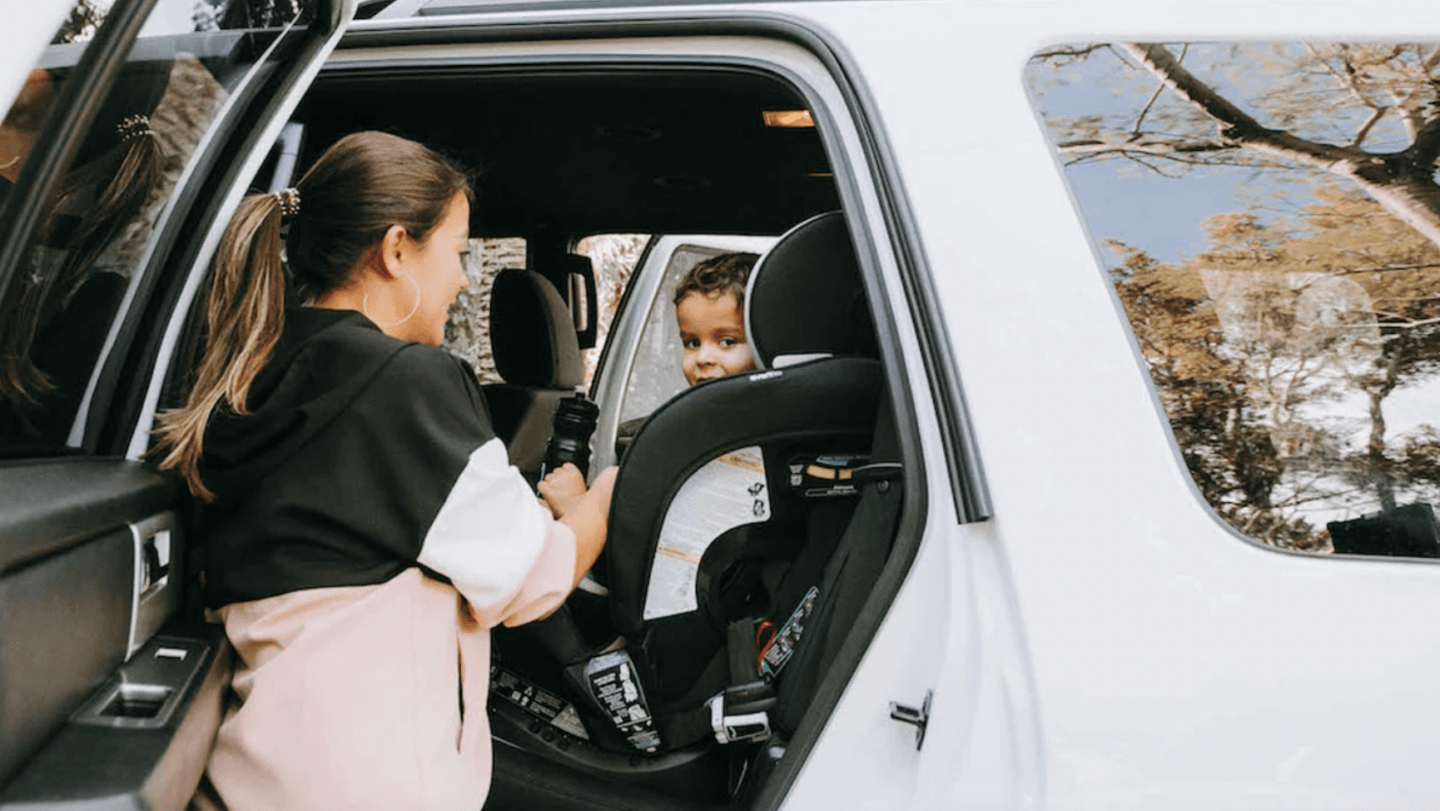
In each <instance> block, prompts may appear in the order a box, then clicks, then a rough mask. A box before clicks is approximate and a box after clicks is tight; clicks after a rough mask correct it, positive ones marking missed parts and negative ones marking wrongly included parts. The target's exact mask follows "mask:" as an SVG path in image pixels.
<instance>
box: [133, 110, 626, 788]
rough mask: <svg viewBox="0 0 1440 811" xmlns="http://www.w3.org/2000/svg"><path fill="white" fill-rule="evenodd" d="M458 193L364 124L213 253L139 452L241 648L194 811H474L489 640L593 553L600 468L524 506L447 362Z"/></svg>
mask: <svg viewBox="0 0 1440 811" xmlns="http://www.w3.org/2000/svg"><path fill="white" fill-rule="evenodd" d="M469 196H470V191H469V186H468V183H467V180H466V178H465V175H464V174H463V173H462V172H460V171H459V170H458V169H457V168H456V167H454V166H453V165H451V164H450V163H449V162H448V161H446V160H445V159H443V158H441V157H440V156H439V155H437V154H435V153H434V152H432V151H430V150H429V149H427V148H425V147H424V146H421V145H420V144H417V143H414V142H411V141H407V140H404V139H402V138H397V137H394V136H390V135H384V134H381V133H375V132H365V133H357V134H354V135H350V136H347V137H346V138H344V139H342V140H341V141H339V142H338V143H336V144H335V145H334V146H332V147H331V148H330V149H329V150H327V151H326V152H325V154H323V155H322V156H321V157H320V158H319V160H318V161H317V162H316V163H315V165H314V167H313V168H311V169H310V171H309V172H308V173H307V174H306V175H305V177H304V178H302V179H301V181H300V182H299V184H298V185H297V187H296V188H295V189H288V190H286V191H284V192H281V193H279V194H273V195H259V196H252V197H249V198H247V199H246V200H245V201H244V202H243V203H242V204H241V206H240V210H239V211H238V212H237V213H236V215H235V217H234V219H233V220H232V221H231V223H230V226H229V229H228V230H227V231H226V233H225V235H224V237H223V238H222V241H221V245H220V248H219V251H218V253H217V255H216V258H215V266H214V269H213V272H212V275H211V280H210V290H209V294H208V295H209V300H208V303H207V305H206V335H205V339H206V347H205V352H204V357H203V359H202V360H201V363H200V366H199V369H198V373H197V376H196V379H195V384H194V387H193V389H192V391H191V392H190V396H189V400H188V402H187V403H186V405H185V406H184V407H183V408H181V409H179V410H177V411H173V412H170V413H167V414H164V415H162V417H161V426H160V428H159V429H158V433H159V443H158V446H157V448H156V453H157V454H158V455H159V456H160V457H161V462H160V466H161V467H162V468H165V469H169V470H174V471H176V472H177V473H178V474H179V475H180V476H181V477H183V478H184V480H185V482H186V483H187V485H188V486H189V488H190V491H191V492H192V493H193V494H194V495H195V496H196V498H197V509H196V513H197V516H196V529H197V537H198V538H199V540H200V541H201V543H203V545H204V550H205V591H206V601H207V603H208V605H209V606H210V608H212V609H214V610H215V612H216V614H218V616H219V618H220V619H221V620H222V621H223V622H224V623H225V629H226V634H227V635H228V637H229V639H230V641H231V644H232V645H233V647H234V649H235V652H236V654H237V656H238V662H237V666H236V671H235V676H234V680H233V683H232V686H233V688H234V690H233V692H234V701H233V702H232V705H231V706H230V707H229V708H228V709H227V712H226V716H225V719H224V721H223V723H222V725H221V727H220V732H219V734H218V736H217V740H216V744H215V749H214V751H213V753H212V755H211V760H210V764H209V767H208V769H207V772H206V774H207V780H206V782H205V784H204V785H202V789H201V794H200V795H199V796H198V797H197V798H196V800H197V803H198V804H200V805H201V807H206V806H212V807H225V808H228V809H230V811H249V809H279V808H285V809H307V811H324V809H341V808H413V809H451V808H479V807H480V806H481V805H482V804H483V803H484V799H485V794H486V792H487V791H488V787H489V780H490V749H489V746H490V734H489V728H488V724H487V719H486V713H485V701H486V694H487V691H488V677H489V666H490V652H489V629H490V628H492V627H494V626H496V625H499V624H502V623H503V624H506V625H518V624H521V623H525V622H529V621H531V620H534V619H538V618H540V617H543V616H546V615H548V614H549V613H550V612H552V611H554V610H555V609H556V608H557V607H558V606H559V605H560V604H561V603H563V601H564V599H565V597H566V596H567V595H568V594H569V592H570V591H571V590H572V589H573V588H574V586H575V584H576V583H577V582H578V581H579V579H580V577H581V576H582V575H583V574H584V572H585V571H586V570H587V569H589V568H590V565H591V564H592V563H594V561H595V557H596V555H598V554H599V551H600V548H601V546H602V545H603V544H604V540H605V523H606V516H607V513H608V511H609V501H610V489H611V486H612V484H613V481H614V471H613V469H612V470H609V471H606V472H605V473H603V474H601V476H600V477H599V478H597V480H596V482H595V485H594V486H593V487H591V488H590V489H589V490H588V491H587V490H586V489H585V484H584V480H583V478H581V476H580V474H579V472H578V471H576V470H575V468H574V467H573V466H567V467H565V468H562V469H561V470H560V471H556V472H555V473H553V474H552V475H551V476H549V477H547V478H546V480H545V481H544V482H542V484H541V486H540V491H541V494H542V496H543V497H544V499H545V502H546V503H545V504H544V505H542V504H540V503H538V502H537V501H536V499H535V498H534V496H533V495H531V493H530V491H529V488H528V487H527V486H526V484H525V480H524V479H523V478H522V477H521V476H520V474H519V472H518V471H516V470H515V469H514V468H512V467H509V466H508V463H507V455H506V452H505V449H504V447H503V446H502V445H501V443H500V441H499V440H498V439H496V438H495V435H494V432H493V430H492V429H491V426H490V422H489V418H488V416H487V414H486V411H485V406H484V403H483V400H482V399H481V392H480V389H479V385H478V383H477V381H476V379H475V377H474V375H473V374H472V373H471V371H470V370H469V368H468V367H467V366H466V365H465V364H464V362H463V361H460V360H458V359H456V358H455V357H453V356H451V355H450V354H448V353H446V352H444V351H443V350H441V349H439V348H438V345H439V344H440V342H441V339H442V338H443V335H444V327H445V319H446V315H447V311H448V309H449V306H450V304H451V302H453V301H454V299H455V296H456V294H457V293H458V292H459V291H460V290H461V289H462V288H463V287H464V285H465V275H464V272H463V270H462V267H461V255H462V254H463V253H464V252H465V250H466V246H467V244H468V231H469V228H468V226H469V216H470V215H469V210H470V205H469ZM287 223H288V229H289V230H288V235H287V236H286V238H285V245H284V247H285V257H286V259H287V260H288V261H286V262H282V259H281V232H282V224H287ZM287 265H288V272H287ZM457 696H458V700H457Z"/></svg>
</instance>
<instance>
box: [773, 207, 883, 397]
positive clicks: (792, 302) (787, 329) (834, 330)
mask: <svg viewBox="0 0 1440 811" xmlns="http://www.w3.org/2000/svg"><path fill="white" fill-rule="evenodd" d="M745 332H746V338H747V340H749V342H750V351H751V352H752V353H754V355H755V362H756V364H757V365H758V366H760V367H761V368H767V369H768V368H775V367H779V366H786V365H790V364H793V363H798V362H801V361H804V360H811V359H814V358H817V357H830V356H836V355H838V356H851V357H877V356H878V354H879V353H878V349H877V343H876V339H875V324H874V321H873V320H872V319H871V317H870V309H869V306H868V304H867V302H866V298H865V286H864V283H863V281H862V280H861V277H860V264H859V262H858V260H857V259H856V256H855V248H854V245H853V243H851V241H850V232H849V229H848V228H847V227H846V225H845V215H844V214H842V213H840V212H839V211H832V212H829V213H826V214H819V215H817V216H814V217H811V218H810V219H808V220H806V221H804V222H802V223H800V224H799V225H797V226H795V227H794V228H791V229H790V230H789V231H787V232H785V234H784V235H782V236H781V237H780V240H779V241H778V242H776V243H775V245H774V247H772V248H771V249H770V250H769V251H767V252H766V253H765V255H764V256H762V257H760V261H759V262H758V263H757V264H756V266H755V269H754V270H752V271H751V272H750V281H749V283H748V284H747V285H746V290H745Z"/></svg>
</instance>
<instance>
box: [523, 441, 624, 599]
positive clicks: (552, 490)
mask: <svg viewBox="0 0 1440 811" xmlns="http://www.w3.org/2000/svg"><path fill="white" fill-rule="evenodd" d="M616 471H617V468H615V467H613V466H612V467H608V468H606V469H605V470H603V471H601V472H600V475H599V476H596V477H595V483H594V484H592V485H591V486H590V489H589V490H586V489H585V479H584V477H583V476H581V475H580V471H579V470H578V469H577V468H576V467H575V466H574V465H572V464H570V463H568V462H567V463H566V464H565V465H564V466H563V467H561V468H560V469H558V470H554V471H551V472H550V474H549V475H547V476H546V477H545V479H544V480H543V481H541V482H540V485H539V487H538V488H537V489H538V490H539V491H540V495H541V496H542V497H544V499H545V502H546V504H547V505H549V507H550V510H551V512H553V513H554V514H555V517H556V518H557V519H559V521H560V523H562V524H564V525H565V526H567V527H569V528H570V530H571V531H572V532H574V533H575V580H574V582H573V583H572V584H571V588H574V587H575V586H576V585H579V583H580V580H581V579H582V578H584V577H585V573H586V572H588V571H590V567H591V566H594V565H595V559H596V558H598V557H599V556H600V550H601V549H604V548H605V533H606V530H607V528H608V523H609V520H610V496H611V494H612V493H613V492H614V489H615V473H616Z"/></svg>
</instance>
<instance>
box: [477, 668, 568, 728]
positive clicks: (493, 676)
mask: <svg viewBox="0 0 1440 811" xmlns="http://www.w3.org/2000/svg"><path fill="white" fill-rule="evenodd" d="M490 694H491V695H493V696H498V697H500V698H503V699H505V700H506V701H509V702H510V703H511V704H514V705H515V706H517V707H519V708H521V709H523V710H525V711H526V712H528V713H530V714H531V715H533V716H535V717H536V718H539V719H540V720H542V721H544V722H546V723H548V724H550V725H551V726H553V727H555V728H556V729H559V730H561V731H562V732H568V733H570V734H571V735H574V736H575V737H577V738H584V739H585V740H589V739H590V733H588V732H586V731H585V724H584V723H582V722H581V721H580V713H578V712H576V711H575V707H574V706H573V705H572V704H570V702H568V701H566V700H565V699H563V698H561V697H560V696H557V695H555V694H554V693H552V692H549V691H548V690H543V689H541V688H540V687H539V686H537V685H534V684H531V683H530V682H528V681H526V680H525V679H524V678H522V677H520V676H518V675H516V674H514V673H511V672H510V671H508V670H505V669H504V668H501V667H498V666H496V665H491V666H490Z"/></svg>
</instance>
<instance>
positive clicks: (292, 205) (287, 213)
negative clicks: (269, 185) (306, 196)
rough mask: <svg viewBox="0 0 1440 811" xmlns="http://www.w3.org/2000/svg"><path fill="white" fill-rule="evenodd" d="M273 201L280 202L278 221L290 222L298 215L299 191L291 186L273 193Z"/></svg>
mask: <svg viewBox="0 0 1440 811" xmlns="http://www.w3.org/2000/svg"><path fill="white" fill-rule="evenodd" d="M275 199H276V200H279V201H280V221H281V222H290V221H291V220H293V219H295V218H296V217H298V216H299V215H300V190H299V189H296V188H294V187H293V186H292V187H291V188H288V189H282V190H280V191H277V192H275Z"/></svg>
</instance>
